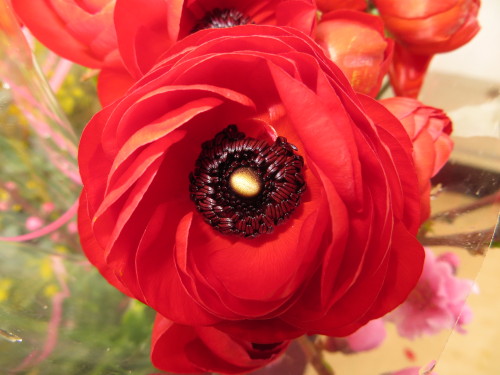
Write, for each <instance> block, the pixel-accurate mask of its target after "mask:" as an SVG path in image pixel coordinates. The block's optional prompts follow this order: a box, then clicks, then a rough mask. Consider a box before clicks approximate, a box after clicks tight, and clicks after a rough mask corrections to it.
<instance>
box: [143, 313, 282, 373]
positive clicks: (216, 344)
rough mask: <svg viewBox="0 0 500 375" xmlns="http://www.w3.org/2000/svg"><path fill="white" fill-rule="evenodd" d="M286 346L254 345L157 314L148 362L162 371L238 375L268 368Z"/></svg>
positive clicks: (212, 329) (279, 344)
mask: <svg viewBox="0 0 500 375" xmlns="http://www.w3.org/2000/svg"><path fill="white" fill-rule="evenodd" d="M288 345H289V342H278V343H273V344H255V343H251V342H248V341H245V340H241V339H238V338H236V337H231V336H229V335H228V334H226V333H224V332H222V331H220V330H218V329H216V328H212V327H199V326H198V327H190V326H182V325H179V324H175V323H173V322H172V321H170V320H168V319H165V318H164V317H162V316H161V315H160V314H158V315H157V316H156V321H155V326H154V330H153V340H152V345H151V360H152V362H153V364H154V365H155V366H156V367H158V368H159V369H162V370H164V371H173V372H179V373H186V372H189V373H202V372H205V371H210V372H217V373H222V374H241V373H246V372H249V371H252V370H255V369H258V368H260V367H263V366H265V365H267V364H268V363H270V362H271V361H273V360H275V359H276V358H278V357H279V356H280V355H281V354H283V353H284V352H285V350H286V349H287V347H288Z"/></svg>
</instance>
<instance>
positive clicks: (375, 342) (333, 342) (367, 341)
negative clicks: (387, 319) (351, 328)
mask: <svg viewBox="0 0 500 375" xmlns="http://www.w3.org/2000/svg"><path fill="white" fill-rule="evenodd" d="M385 337H386V330H385V323H384V321H383V320H382V319H376V320H372V321H370V322H369V323H368V324H366V325H364V326H363V327H361V328H360V329H358V330H357V331H356V332H354V333H353V334H351V335H349V336H346V337H328V338H327V340H326V343H325V349H326V350H328V351H331V352H337V351H340V352H343V353H345V354H349V353H356V352H363V351H367V350H372V349H375V348H377V347H378V346H380V345H381V344H382V342H383V341H384V339H385Z"/></svg>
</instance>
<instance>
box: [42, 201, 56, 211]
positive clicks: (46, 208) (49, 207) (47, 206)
mask: <svg viewBox="0 0 500 375" xmlns="http://www.w3.org/2000/svg"><path fill="white" fill-rule="evenodd" d="M55 208H56V206H55V205H54V203H52V202H45V203H44V204H42V212H43V213H44V214H50V213H51V212H52V211H54V209H55Z"/></svg>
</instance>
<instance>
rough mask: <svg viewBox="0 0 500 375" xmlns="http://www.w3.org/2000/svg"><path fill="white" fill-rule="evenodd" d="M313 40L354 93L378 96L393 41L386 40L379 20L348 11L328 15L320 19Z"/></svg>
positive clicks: (389, 60)
mask: <svg viewBox="0 0 500 375" xmlns="http://www.w3.org/2000/svg"><path fill="white" fill-rule="evenodd" d="M315 39H316V41H317V42H318V43H319V44H320V45H321V46H322V47H324V48H325V50H326V51H328V53H329V55H330V58H331V59H332V60H333V61H334V62H335V63H336V64H337V65H338V66H339V68H340V69H342V71H343V72H344V73H345V74H346V76H347V78H348V79H349V82H351V85H352V86H353V87H354V90H356V91H359V92H361V93H363V94H368V95H370V96H373V97H374V96H376V95H377V93H378V92H379V90H380V87H381V85H382V79H383V78H384V76H385V75H386V73H387V71H388V70H389V64H390V62H391V58H392V50H393V41H392V40H391V39H388V38H385V36H384V24H383V22H382V20H381V19H380V18H379V17H377V16H372V15H370V14H367V13H363V12H356V11H349V10H345V11H336V12H331V13H327V14H325V15H324V16H323V17H322V18H321V22H320V23H319V25H318V27H317V29H316V35H315Z"/></svg>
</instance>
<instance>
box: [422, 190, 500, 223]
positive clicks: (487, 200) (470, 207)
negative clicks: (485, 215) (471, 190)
mask: <svg viewBox="0 0 500 375" xmlns="http://www.w3.org/2000/svg"><path fill="white" fill-rule="evenodd" d="M495 203H500V191H497V192H495V193H493V194H490V195H487V196H485V197H482V198H479V199H477V200H475V201H474V202H472V203H470V204H466V205H464V206H461V207H457V208H454V209H452V210H448V211H444V212H438V213H436V214H435V215H432V216H431V217H430V220H437V219H440V220H447V221H450V222H451V221H453V220H455V219H456V218H457V217H458V216H460V215H461V214H464V213H467V212H470V211H474V210H477V209H479V208H482V207H485V206H488V205H490V204H495Z"/></svg>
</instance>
